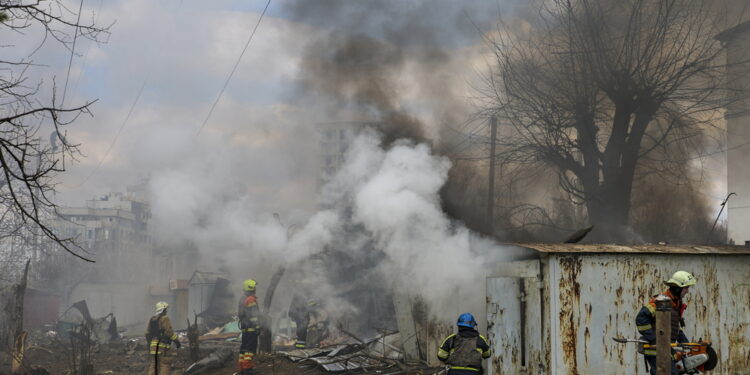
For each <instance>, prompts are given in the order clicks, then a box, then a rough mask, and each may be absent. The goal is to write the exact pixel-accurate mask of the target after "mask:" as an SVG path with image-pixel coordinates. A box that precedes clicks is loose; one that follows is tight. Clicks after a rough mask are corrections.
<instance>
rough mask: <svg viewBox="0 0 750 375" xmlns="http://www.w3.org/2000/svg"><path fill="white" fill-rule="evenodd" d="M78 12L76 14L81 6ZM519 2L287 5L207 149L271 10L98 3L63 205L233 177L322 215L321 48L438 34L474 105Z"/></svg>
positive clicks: (26, 49) (50, 70)
mask: <svg viewBox="0 0 750 375" xmlns="http://www.w3.org/2000/svg"><path fill="white" fill-rule="evenodd" d="M66 3H67V4H68V5H69V6H70V8H72V9H77V6H78V4H79V3H78V2H77V1H66ZM514 3H517V1H515V0H513V1H511V0H498V1H467V2H456V1H448V0H439V1H432V2H429V1H399V0H392V1H388V0H377V1H370V2H365V1H361V2H358V1H356V0H354V1H351V2H341V1H340V0H321V1H314V2H309V1H308V2H306V1H288V0H284V1H282V0H274V1H272V3H271V5H270V7H269V10H268V12H267V14H266V16H265V18H264V19H263V21H262V23H261V25H260V28H259V30H258V32H257V34H256V35H255V38H254V39H253V41H252V43H251V45H250V47H249V50H248V51H247V53H246V54H245V55H244V57H243V59H242V61H241V63H240V65H239V68H238V69H237V72H236V73H235V75H234V77H233V79H232V81H231V82H230V84H229V86H228V88H227V90H226V92H225V93H224V95H223V97H222V99H221V101H220V102H219V104H218V106H217V107H216V109H215V111H214V113H213V115H212V117H211V118H210V120H209V122H208V123H207V125H206V127H205V129H204V130H203V131H202V132H201V133H200V135H199V136H196V132H197V131H198V129H199V128H200V126H201V123H202V122H203V120H204V118H205V117H206V115H207V113H208V110H209V108H210V106H211V104H212V103H213V101H214V100H215V98H216V96H217V94H218V93H219V90H220V89H221V87H222V85H223V84H224V81H225V79H226V77H227V74H228V73H229V71H230V69H231V68H232V66H233V64H234V63H235V61H236V59H237V57H238V55H239V53H240V51H241V49H242V46H243V45H244V44H245V41H246V39H247V37H248V35H249V32H250V30H251V29H252V27H253V26H254V25H255V22H256V21H257V19H258V17H259V15H260V12H261V11H262V9H263V7H264V6H265V4H266V1H265V0H242V1H240V0H236V1H233V0H212V1H197V0H164V1H150V0H106V1H104V0H84V2H83V8H84V11H83V15H82V20H83V22H85V21H88V20H91V19H92V17H94V18H95V20H96V22H97V23H98V24H99V25H109V24H112V27H111V30H110V31H111V36H110V38H109V40H108V42H107V43H105V44H98V45H97V44H94V43H92V42H90V41H88V40H85V39H83V38H79V39H78V43H77V45H76V56H75V57H74V59H73V63H72V68H71V74H70V78H69V85H68V86H69V87H68V93H67V99H66V103H67V104H69V105H76V104H81V103H83V102H84V101H85V100H92V99H98V101H97V102H96V103H95V104H94V105H93V106H92V111H93V114H94V116H93V117H85V116H84V117H81V118H80V119H79V120H78V121H76V122H75V123H74V124H72V125H71V126H69V127H68V128H67V131H68V133H67V135H68V139H69V140H71V141H72V142H74V143H78V144H80V145H81V147H80V149H81V152H82V155H80V157H79V158H78V161H77V162H75V163H72V164H70V163H69V164H68V170H67V172H65V173H63V174H61V175H60V176H59V179H58V180H59V181H60V184H59V185H58V190H59V192H60V193H59V194H58V198H59V199H60V202H61V203H62V204H81V203H83V200H85V199H89V198H91V197H93V196H95V195H101V194H104V193H106V192H109V191H122V190H124V189H125V186H126V185H129V184H133V183H136V182H138V181H139V180H142V179H144V178H146V177H148V176H152V175H153V174H160V173H165V171H174V170H190V171H191V172H196V171H198V172H199V173H204V175H205V178H216V177H217V176H214V175H213V174H212V172H214V171H216V170H217V169H227V170H230V171H231V174H232V177H233V178H237V179H236V180H234V181H235V182H237V183H245V184H246V186H245V188H247V189H250V190H251V191H252V192H253V193H254V194H256V195H257V196H258V197H260V198H259V199H258V200H259V201H260V202H272V201H278V202H283V204H284V205H285V206H287V207H296V206H299V207H304V206H306V205H307V206H309V205H310V195H311V194H312V192H313V191H314V189H315V187H316V186H315V180H316V178H317V164H316V156H315V151H316V142H317V139H316V135H315V132H314V129H313V125H314V124H315V123H316V122H324V121H336V120H341V119H340V118H333V117H332V116H330V113H328V112H325V111H320V110H319V109H318V108H314V107H311V106H309V105H300V100H299V98H298V97H295V95H294V91H295V89H296V85H297V83H298V80H299V71H300V69H299V65H298V64H299V63H300V59H301V58H302V55H303V51H305V47H306V46H307V44H308V43H309V42H310V41H311V40H315V39H316V38H319V37H320V36H321V35H336V34H337V33H350V34H351V33H359V32H361V33H364V34H367V35H370V36H374V37H376V38H382V39H384V40H387V41H388V42H389V43H395V44H400V45H399V47H401V48H403V49H404V50H407V51H408V50H410V49H414V48H418V47H419V44H420V43H424V42H425V40H429V38H425V36H424V35H422V34H420V32H421V33H424V32H425V31H426V32H428V33H430V34H431V35H430V36H431V37H432V38H434V39H436V40H438V43H442V44H443V46H444V47H445V48H446V49H448V50H450V51H453V52H454V53H455V54H456V55H457V56H459V58H452V59H453V60H452V61H451V64H452V68H455V69H453V71H452V72H454V73H452V74H451V77H450V79H452V80H453V82H455V83H456V85H460V86H462V87H461V88H460V90H457V91H458V92H463V93H465V95H466V97H467V98H468V97H470V96H472V95H473V94H475V92H472V87H471V85H472V81H473V80H475V79H476V78H477V76H478V73H477V71H478V70H480V69H482V68H483V63H484V62H483V60H482V59H481V58H479V57H478V54H477V49H481V44H482V41H481V35H482V33H483V32H486V31H487V30H488V29H489V28H491V27H494V26H495V24H494V22H495V21H496V20H497V19H498V17H500V16H501V15H507V13H508V12H513V11H515V10H517V7H514V6H513V5H512V4H514ZM341 4H346V5H347V6H346V7H343V6H339V5H341ZM353 4H354V5H353ZM458 4H460V5H458ZM318 5H320V6H318ZM411 25H417V26H418V27H415V30H416V31H414V32H411V30H409V29H408V28H407V27H409V26H411ZM394 30H395V31H394ZM457 30H458V31H459V32H456V31H457ZM396 31H398V33H396ZM11 39H12V40H14V41H15V43H14V45H13V47H12V48H5V51H4V52H5V53H10V54H17V55H18V56H25V55H27V54H28V53H30V51H32V50H33V49H34V48H35V47H36V46H37V45H38V42H39V40H40V39H41V34H39V33H34V32H33V30H30V31H29V32H27V35H25V36H18V35H14V36H11ZM69 57H70V53H69V51H68V50H66V49H65V48H63V47H61V46H59V45H56V44H54V43H47V44H46V45H45V47H44V48H42V49H40V50H39V51H38V52H36V53H35V54H34V55H33V59H34V61H35V62H38V63H40V64H44V66H41V67H37V68H34V69H32V70H30V71H29V76H30V78H32V79H34V80H44V82H45V85H46V86H47V87H49V86H50V85H51V82H52V77H54V78H55V83H56V85H57V86H58V90H60V87H62V85H63V83H62V82H64V80H65V76H66V74H65V73H66V70H67V67H68V59H69ZM408 69H419V67H417V68H407V70H408ZM410 79H411V77H410V76H406V77H404V82H406V83H405V84H404V86H403V87H405V90H404V92H403V93H402V94H401V95H402V96H403V98H405V99H407V100H405V102H408V101H409V100H408V99H413V100H412V101H411V102H410V103H404V105H405V106H408V105H410V106H411V108H414V111H415V112H418V111H419V109H420V108H423V107H425V106H428V105H430V104H431V103H421V102H420V101H419V100H420V98H421V97H422V96H424V92H420V90H418V89H414V87H415V86H416V85H410V84H409V80H410ZM144 83H145V88H144V90H143V93H142V95H141V97H140V98H139V100H138V102H137V104H136V105H135V107H134V110H133V113H132V115H131V117H130V119H129V120H128V121H127V123H126V125H125V126H124V128H123V130H122V133H121V134H120V135H119V137H118V139H117V142H115V143H114V146H113V147H112V149H111V151H110V152H109V154H107V152H108V148H109V147H110V145H112V141H113V139H114V138H115V136H116V135H117V133H118V130H119V129H120V128H121V126H122V124H123V121H124V120H125V118H126V115H127V113H128V110H129V109H130V107H131V106H132V105H133V102H134V100H135V98H136V96H137V93H138V91H139V89H140V87H141V86H142V85H144ZM428 89H429V88H428ZM457 99H459V100H464V99H465V98H457ZM466 101H468V100H466ZM306 104H310V103H309V102H307V103H306ZM428 120H429V121H432V122H436V121H439V119H434V118H428ZM42 133H45V131H42ZM47 134H49V133H48V132H47V133H46V134H43V136H44V137H46V136H47ZM105 155H106V158H105ZM100 163H101V167H100V168H98V169H97V165H99V164H100ZM720 167H722V168H723V165H720ZM92 172H93V174H92ZM225 175H226V174H219V175H218V176H225ZM89 176H90V177H89ZM193 178H194V177H193ZM711 190H712V191H711V193H710V194H711V195H712V196H718V195H720V194H721V192H722V191H723V181H721V184H719V185H717V186H716V187H715V188H712V189H711ZM712 199H713V198H712ZM265 208H267V209H268V210H271V211H273V210H275V209H276V208H274V207H265Z"/></svg>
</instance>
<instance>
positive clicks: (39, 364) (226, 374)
mask: <svg viewBox="0 0 750 375" xmlns="http://www.w3.org/2000/svg"><path fill="white" fill-rule="evenodd" d="M218 349H229V350H231V351H232V352H233V353H235V354H234V355H233V357H232V359H230V360H229V361H227V363H226V364H225V365H224V367H223V368H220V369H216V370H209V371H206V372H202V373H200V375H231V374H234V373H235V372H236V371H237V355H236V353H237V351H238V349H239V343H237V342H226V341H218V342H205V343H202V344H201V358H203V357H205V356H207V355H209V354H210V353H211V352H213V351H215V350H218ZM172 350H176V352H175V353H176V354H177V357H176V359H175V362H174V364H173V368H172V375H180V374H182V373H183V372H184V371H185V369H187V367H188V366H190V364H191V363H192V362H191V361H190V359H189V350H188V349H187V345H183V346H182V348H181V349H175V348H173V349H172ZM256 358H257V360H258V361H257V366H256V368H255V370H256V371H255V373H256V375H281V374H292V375H296V374H299V375H322V374H329V375H330V374H331V373H328V372H325V371H323V370H322V369H320V368H317V367H314V366H311V365H308V364H302V363H295V362H292V361H290V360H289V359H287V358H286V357H285V356H284V355H283V354H280V353H275V354H265V355H264V354H259V355H258V356H257V357H256ZM149 360H150V358H149V356H148V350H147V348H146V345H145V340H139V341H122V342H115V343H110V344H102V345H97V346H95V347H94V348H93V349H92V352H91V362H92V364H93V368H94V374H96V375H125V374H146V373H147V372H148V368H147V366H148V365H149ZM0 362H6V361H0ZM24 363H25V365H26V367H27V372H28V373H30V374H32V375H37V374H39V375H43V374H44V372H36V371H32V370H34V369H38V368H43V369H45V370H46V371H47V373H49V374H50V375H71V374H73V373H74V372H73V371H72V368H73V364H72V361H71V354H70V347H69V345H63V344H60V343H58V344H57V345H55V344H54V343H51V344H47V343H45V344H44V345H36V346H34V345H32V346H30V347H29V349H28V350H27V353H26V357H25V360H24ZM9 368H10V364H9V363H0V375H4V374H7V373H8V371H7V370H6V371H3V370H5V369H9ZM434 372H435V370H434V369H433V371H409V372H398V370H397V369H390V370H375V369H371V370H369V371H368V373H371V374H381V375H389V374H397V373H400V374H409V375H420V374H428V373H434ZM358 373H361V372H358ZM338 374H342V373H338Z"/></svg>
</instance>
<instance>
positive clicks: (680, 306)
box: [635, 271, 695, 375]
mask: <svg viewBox="0 0 750 375" xmlns="http://www.w3.org/2000/svg"><path fill="white" fill-rule="evenodd" d="M665 284H667V286H668V287H669V288H668V289H667V290H665V291H664V292H662V293H661V294H659V295H656V296H654V297H653V298H651V300H650V301H648V303H647V304H646V305H644V306H643V308H641V311H640V312H638V315H636V317H635V324H636V327H637V328H638V332H639V333H640V334H641V339H642V340H645V341H648V342H649V344H655V343H656V331H655V327H656V299H657V298H659V297H660V296H664V297H667V298H669V300H670V301H671V303H672V319H671V321H672V328H671V332H672V337H671V338H670V340H671V341H672V342H687V341H688V339H687V336H685V333H684V332H682V327H684V326H685V321H684V320H683V319H682V314H683V313H684V312H685V309H686V308H687V304H685V303H684V302H683V298H685V296H686V295H687V293H688V290H690V287H691V286H693V285H695V277H693V275H692V274H690V273H689V272H687V271H677V272H675V273H674V274H673V275H672V277H671V278H669V280H667V281H666V282H665ZM643 355H644V358H645V360H646V363H647V365H648V367H649V371H650V373H651V375H655V374H656V351H655V350H653V349H645V350H644V351H643ZM671 374H672V375H677V368H676V367H675V364H674V361H672V370H671Z"/></svg>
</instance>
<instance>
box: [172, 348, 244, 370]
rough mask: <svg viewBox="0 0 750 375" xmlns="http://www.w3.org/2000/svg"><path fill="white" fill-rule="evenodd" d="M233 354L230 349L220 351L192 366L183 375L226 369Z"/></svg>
mask: <svg viewBox="0 0 750 375" xmlns="http://www.w3.org/2000/svg"><path fill="white" fill-rule="evenodd" d="M233 356H234V355H233V353H232V351H231V350H229V349H219V350H217V351H215V352H213V353H211V354H209V355H208V356H207V357H206V358H203V359H201V360H200V361H198V362H195V363H193V364H192V365H190V366H189V367H188V368H187V370H185V372H184V373H183V375H199V374H206V373H208V371H210V370H216V369H220V368H222V367H224V366H225V365H226V364H227V362H229V360H231V359H232V357H233Z"/></svg>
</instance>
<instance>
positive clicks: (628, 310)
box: [550, 254, 750, 375]
mask: <svg viewBox="0 0 750 375" xmlns="http://www.w3.org/2000/svg"><path fill="white" fill-rule="evenodd" d="M550 261H552V262H557V263H558V265H559V267H558V272H557V275H552V276H553V277H554V278H555V279H554V280H550V282H552V283H555V284H556V285H554V286H556V287H557V288H555V287H553V288H552V290H555V289H557V293H556V295H552V296H551V298H552V299H557V300H559V304H558V306H559V309H558V311H557V312H556V314H554V312H553V316H555V317H557V321H556V322H551V323H552V324H553V326H554V327H555V328H554V329H553V330H552V332H550V334H556V335H558V336H559V339H558V340H559V341H558V342H559V343H560V346H559V347H558V348H554V347H553V348H552V350H553V351H555V350H557V351H561V352H562V362H561V363H560V364H559V366H557V368H556V369H553V370H552V372H551V374H566V375H576V374H580V375H584V374H613V375H626V374H636V373H642V372H643V370H644V368H643V360H642V358H641V357H640V356H639V355H638V354H637V353H636V348H635V346H634V345H630V346H624V345H621V344H617V343H615V342H613V341H612V340H611V338H612V337H614V336H626V337H637V335H638V334H637V331H636V329H635V323H634V320H635V315H636V314H637V313H638V310H639V309H640V308H641V306H642V305H643V303H644V302H646V301H647V300H648V299H649V298H650V296H652V295H654V294H657V293H659V292H661V291H662V290H663V289H665V286H664V285H663V280H666V279H667V278H669V275H670V274H671V273H672V272H674V271H676V270H679V269H684V270H687V271H690V272H693V273H694V274H695V275H696V278H697V279H698V284H697V285H696V286H695V287H693V288H691V292H690V294H689V295H688V297H687V299H686V300H687V302H688V310H687V311H686V313H685V320H686V323H687V326H686V327H685V333H686V334H687V336H688V338H694V339H696V340H697V339H699V338H704V339H706V340H710V341H712V342H714V347H715V348H716V349H717V351H718V353H719V356H720V364H719V366H718V367H717V368H716V369H715V370H714V371H713V372H712V374H722V375H730V374H731V375H740V374H744V375H746V374H750V367H749V366H750V363H749V361H750V347H749V346H748V341H749V340H748V337H750V311H749V309H750V307H749V305H750V256H746V255H745V256H705V255H702V256H690V255H635V254H633V255H624V254H601V255H593V254H586V255H570V254H566V255H554V256H551V257H550ZM555 332H556V333H555ZM553 342H554V338H553ZM553 355H554V353H553Z"/></svg>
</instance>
